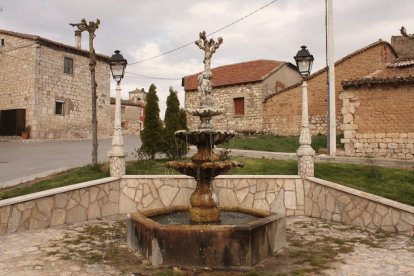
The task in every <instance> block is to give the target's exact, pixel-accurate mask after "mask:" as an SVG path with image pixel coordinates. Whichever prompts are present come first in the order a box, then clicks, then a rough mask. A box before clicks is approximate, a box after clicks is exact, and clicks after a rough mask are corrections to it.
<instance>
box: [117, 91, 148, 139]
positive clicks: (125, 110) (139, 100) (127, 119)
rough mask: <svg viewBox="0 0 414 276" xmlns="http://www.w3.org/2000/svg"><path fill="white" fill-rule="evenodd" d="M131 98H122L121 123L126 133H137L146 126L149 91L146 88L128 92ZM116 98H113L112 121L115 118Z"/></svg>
mask: <svg viewBox="0 0 414 276" xmlns="http://www.w3.org/2000/svg"><path fill="white" fill-rule="evenodd" d="M128 93H129V99H128V100H121V125H122V129H123V134H124V135H136V134H139V133H140V131H141V130H142V129H143V128H144V119H145V106H146V98H147V97H146V95H147V92H145V91H144V88H142V89H141V90H139V89H136V90H134V91H131V92H128ZM115 102H116V99H115V98H111V122H112V124H114V120H115Z"/></svg>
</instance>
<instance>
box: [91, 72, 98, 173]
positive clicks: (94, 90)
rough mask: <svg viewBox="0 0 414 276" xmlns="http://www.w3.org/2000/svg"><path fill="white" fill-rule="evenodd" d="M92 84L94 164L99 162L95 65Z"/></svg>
mask: <svg viewBox="0 0 414 276" xmlns="http://www.w3.org/2000/svg"><path fill="white" fill-rule="evenodd" d="M91 84H92V164H94V165H95V164H97V163H98V120H97V118H96V99H97V97H96V86H97V85H96V82H95V65H93V70H91Z"/></svg>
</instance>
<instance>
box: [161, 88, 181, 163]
mask: <svg viewBox="0 0 414 276" xmlns="http://www.w3.org/2000/svg"><path fill="white" fill-rule="evenodd" d="M181 116H182V115H181V111H180V101H179V99H178V96H177V91H174V89H173V88H172V87H170V95H169V96H168V98H167V110H166V111H165V119H164V121H165V130H164V152H165V153H166V154H167V156H169V157H173V158H174V159H175V158H176V157H177V156H178V157H181V156H183V155H185V154H186V153H187V149H186V144H185V142H183V141H181V140H179V139H177V138H175V137H174V133H175V132H176V131H177V130H182V129H187V123H186V122H185V125H183V122H182V118H181Z"/></svg>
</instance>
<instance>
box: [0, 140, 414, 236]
mask: <svg viewBox="0 0 414 276" xmlns="http://www.w3.org/2000/svg"><path fill="white" fill-rule="evenodd" d="M245 139H250V138H245ZM256 139H257V138H256ZM253 140H254V139H253ZM228 159H229V160H233V161H234V160H238V161H242V162H244V164H245V166H244V168H236V169H235V170H233V171H232V172H231V173H230V174H231V175H297V173H298V172H297V170H298V168H297V161H296V160H275V159H265V158H247V157H240V156H231V157H230V158H228ZM181 160H188V159H181ZM167 161H169V160H168V159H157V160H152V161H145V162H132V163H128V166H127V174H129V175H171V174H174V175H179V174H180V173H178V172H176V171H173V170H166V168H165V163H166V162H167ZM148 164H150V165H148ZM101 166H102V165H95V166H92V165H88V166H85V167H81V168H77V169H72V170H68V171H66V172H62V173H59V174H56V175H55V176H53V177H51V178H50V179H45V180H42V181H40V182H38V183H36V184H33V185H32V186H28V187H23V188H15V189H12V190H8V191H3V192H1V193H0V199H6V198H12V197H16V196H21V195H26V194H30V193H35V192H39V191H44V190H48V189H52V188H57V187H63V186H67V185H71V184H75V183H81V182H85V181H89V180H94V179H99V178H104V177H108V176H109V172H108V171H105V172H104V171H103V170H102V169H101ZM377 170H379V171H380V174H381V179H380V180H379V179H377V178H372V177H370V176H371V172H370V171H371V166H364V165H357V164H334V163H316V164H315V176H316V177H318V178H321V179H324V180H328V181H332V182H335V183H338V184H342V185H344V186H347V187H351V188H354V189H357V190H361V191H364V192H368V193H372V194H375V195H378V196H381V197H385V198H388V199H392V200H395V201H398V202H401V203H405V204H408V205H411V206H414V182H413V181H412V180H413V179H414V170H404V169H395V168H384V167H377ZM309 226H312V225H309ZM327 227H328V226H327ZM303 228H306V226H303Z"/></svg>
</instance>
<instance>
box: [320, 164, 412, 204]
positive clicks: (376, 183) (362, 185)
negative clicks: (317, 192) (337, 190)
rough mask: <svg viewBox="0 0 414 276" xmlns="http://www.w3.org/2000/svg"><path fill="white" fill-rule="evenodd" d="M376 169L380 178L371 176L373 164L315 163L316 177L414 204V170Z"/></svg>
mask: <svg viewBox="0 0 414 276" xmlns="http://www.w3.org/2000/svg"><path fill="white" fill-rule="evenodd" d="M376 170H378V171H379V174H380V175H381V179H380V180H379V179H378V178H373V177H371V166H362V165H356V164H333V163H315V177H318V178H321V179H324V180H328V181H332V182H335V183H339V184H342V185H345V186H347V187H351V188H354V189H358V190H360V191H364V192H368V193H372V194H375V195H378V196H381V197H385V198H389V199H392V200H395V201H398V202H401V203H405V204H408V205H411V206H414V182H413V179H414V170H404V169H394V168H384V167H376Z"/></svg>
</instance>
